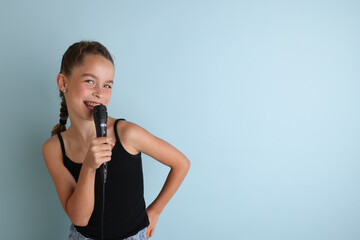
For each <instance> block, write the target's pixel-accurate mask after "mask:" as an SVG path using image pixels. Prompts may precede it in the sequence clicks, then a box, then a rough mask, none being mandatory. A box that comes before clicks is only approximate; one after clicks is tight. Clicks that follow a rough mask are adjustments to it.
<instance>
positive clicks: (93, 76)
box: [81, 73, 114, 83]
mask: <svg viewBox="0 0 360 240" xmlns="http://www.w3.org/2000/svg"><path fill="white" fill-rule="evenodd" d="M81 77H92V78H95V79H98V77H97V76H95V75H94V74H91V73H84V74H83V75H81ZM106 83H114V81H113V80H107V81H106Z"/></svg>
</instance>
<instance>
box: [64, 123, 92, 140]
mask: <svg viewBox="0 0 360 240" xmlns="http://www.w3.org/2000/svg"><path fill="white" fill-rule="evenodd" d="M67 132H68V134H69V135H70V136H71V138H73V139H75V140H76V141H77V142H78V143H85V142H89V140H90V139H93V138H96V129H95V124H94V121H72V119H71V118H70V127H69V128H68V130H67Z"/></svg>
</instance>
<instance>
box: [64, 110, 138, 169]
mask: <svg viewBox="0 0 360 240" xmlns="http://www.w3.org/2000/svg"><path fill="white" fill-rule="evenodd" d="M115 120H116V119H114V118H111V117H109V118H108V126H107V136H108V137H111V138H112V139H113V141H114V143H115V141H116V137H115V132H114V123H115ZM126 127H128V126H127V123H126V121H120V122H118V124H117V132H118V134H119V138H120V141H121V144H122V145H123V147H124V148H125V150H126V151H127V152H129V153H130V154H133V155H135V154H138V153H139V151H137V150H136V149H135V148H134V147H132V146H131V144H130V143H129V141H127V138H126V134H125V133H126V131H124V129H125V128H126ZM61 136H62V137H63V140H64V145H65V149H66V155H67V156H68V158H70V159H71V160H72V161H73V162H76V163H82V162H83V161H84V158H85V156H86V154H87V151H88V148H89V146H90V143H88V145H87V146H86V147H84V144H78V143H77V142H76V141H75V140H74V139H73V140H72V139H71V136H69V135H68V133H67V131H64V132H61Z"/></svg>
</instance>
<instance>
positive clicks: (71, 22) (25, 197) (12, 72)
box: [0, 0, 360, 240]
mask: <svg viewBox="0 0 360 240" xmlns="http://www.w3.org/2000/svg"><path fill="white" fill-rule="evenodd" d="M0 34H1V37H0V41H1V42H0V43H1V45H0V51H1V52H0V54H1V58H0V63H1V64H0V73H1V90H0V91H1V92H0V93H1V94H0V97H1V99H0V100H1V103H2V107H1V124H0V128H1V135H0V143H1V145H0V146H1V156H2V157H1V158H2V159H1V163H2V164H1V168H0V187H1V197H0V208H1V209H0V212H1V217H0V232H1V239H34V240H35V239H36V240H38V239H54V240H56V239H59V240H60V239H67V235H68V229H69V225H70V221H69V220H68V218H67V216H66V214H65V213H64V212H63V210H62V207H61V204H60V201H59V200H58V197H57V194H56V191H55V187H54V185H53V182H52V180H51V177H50V175H49V173H48V172H47V169H46V167H45V164H44V161H43V159H42V153H41V146H42V144H43V142H44V141H45V140H46V139H47V138H48V137H49V136H50V130H51V129H52V127H53V126H54V125H55V124H56V123H57V121H58V119H59V117H58V116H59V108H60V99H59V97H58V89H57V86H56V80H55V77H56V75H57V73H58V71H59V67H60V62H61V57H62V54H63V53H64V52H65V50H66V49H67V47H68V46H69V45H70V44H72V43H74V42H76V41H79V40H83V39H91V40H98V41H100V42H102V43H103V44H104V45H105V46H106V47H107V48H108V49H109V50H110V52H111V53H112V55H113V56H114V58H115V67H116V74H115V85H114V89H113V97H112V100H111V103H110V107H109V114H110V115H111V116H113V117H117V118H121V117H122V118H126V119H127V120H129V121H132V122H134V123H136V124H139V125H140V126H142V127H144V128H145V129H147V130H148V131H150V132H151V133H153V134H154V135H156V136H158V137H160V138H162V139H164V140H166V141H168V142H170V143H171V144H172V145H174V146H175V147H177V148H178V149H179V150H181V151H182V152H183V153H184V154H185V155H186V156H187V157H188V158H189V159H190V161H191V163H192V165H191V169H190V172H189V174H188V176H187V178H186V179H185V181H184V183H183V185H182V186H181V188H180V189H179V191H178V192H177V193H176V195H175V196H174V198H173V199H172V200H171V201H170V203H169V204H168V205H167V207H166V208H165V210H164V212H163V213H162V215H161V217H160V219H159V222H158V224H157V228H156V231H155V235H154V237H153V238H152V239H154V240H156V239H157V240H168V239H171V240H184V239H194V240H195V239H245V240H252V239H254V240H282V239H284V240H285V239H286V240H288V239H292V240H295V239H299V240H304V239H314V240H315V239H316V240H319V239H323V240H331V239H342V240H344V239H351V240H355V239H360V227H359V226H360V184H359V182H360V151H359V143H360V127H359V123H360V108H359V100H360V97H359V96H360V95H359V92H360V82H359V81H360V78H359V77H360V67H359V63H360V47H359V43H360V2H359V1H350V0H348V1H344V0H338V1H316V0H315V1H281V0H273V1H230V0H216V1H215V0H214V1H211V0H206V1H205V0H203V1H199V0H191V1H188V0H183V1H167V0H162V1H150V0H148V1H138V0H109V1H88V0H87V1H85V0H78V1H69V0H67V1H54V0H51V1H49V0H44V1H39V0H32V1H25V0H23V1H2V2H1V6H0ZM143 162H144V172H145V179H144V180H145V188H146V190H145V197H146V201H147V203H150V202H151V201H152V200H153V199H154V198H155V196H156V195H157V193H158V192H159V191H160V189H161V186H162V184H163V182H164V180H165V178H166V175H167V172H168V168H167V167H165V166H162V165H161V164H159V163H158V162H156V161H155V160H153V159H151V158H149V157H148V156H146V155H143Z"/></svg>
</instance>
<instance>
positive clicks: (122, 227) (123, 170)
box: [58, 119, 149, 240]
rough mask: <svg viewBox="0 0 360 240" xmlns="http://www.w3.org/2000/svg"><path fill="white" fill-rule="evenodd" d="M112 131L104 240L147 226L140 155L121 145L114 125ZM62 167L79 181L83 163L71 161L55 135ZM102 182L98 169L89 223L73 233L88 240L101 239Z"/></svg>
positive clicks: (135, 231)
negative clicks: (79, 234)
mask: <svg viewBox="0 0 360 240" xmlns="http://www.w3.org/2000/svg"><path fill="white" fill-rule="evenodd" d="M119 120H125V119H117V120H116V121H115V123H114V132H115V137H116V143H115V146H114V148H113V150H112V156H111V161H110V162H108V175H107V179H106V188H105V191H106V193H105V212H104V239H106V240H115V239H116V240H117V239H124V238H127V237H130V236H132V235H135V234H136V233H137V232H139V231H140V230H141V229H143V228H145V227H147V226H149V219H148V216H147V214H146V206H145V200H144V185H143V172H142V160H141V152H140V153H138V154H137V155H132V154H130V153H129V152H127V151H126V150H125V149H124V147H123V146H122V144H121V142H120V139H119V136H118V133H117V129H116V125H117V123H118V121H119ZM58 137H59V140H60V144H61V150H62V154H63V162H64V165H65V167H66V168H67V169H68V170H69V171H70V173H71V174H72V176H73V177H74V178H75V180H76V182H77V181H78V178H79V174H80V170H81V166H82V164H80V163H75V162H73V161H71V160H70V159H69V158H68V157H67V156H66V153H65V146H64V142H63V139H62V137H61V134H60V133H58ZM101 208H102V181H101V174H100V168H99V169H97V170H96V175H95V206H94V211H93V213H92V215H91V217H90V220H89V223H88V225H87V226H85V227H80V226H75V228H76V230H77V231H78V232H80V233H81V234H82V235H84V236H85V237H87V238H92V239H100V237H101Z"/></svg>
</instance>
